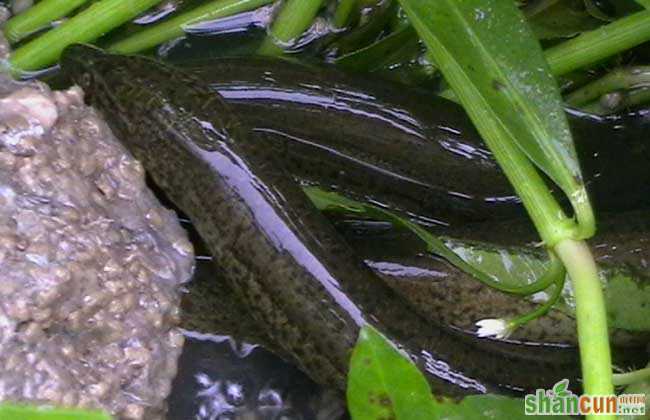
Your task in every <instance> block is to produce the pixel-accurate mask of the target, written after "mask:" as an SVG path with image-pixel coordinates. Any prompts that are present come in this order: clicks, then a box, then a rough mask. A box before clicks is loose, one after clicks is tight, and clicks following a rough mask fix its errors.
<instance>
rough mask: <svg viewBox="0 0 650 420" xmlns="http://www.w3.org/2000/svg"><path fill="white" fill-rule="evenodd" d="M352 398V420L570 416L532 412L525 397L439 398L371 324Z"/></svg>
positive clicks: (357, 351)
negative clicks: (529, 414)
mask: <svg viewBox="0 0 650 420" xmlns="http://www.w3.org/2000/svg"><path fill="white" fill-rule="evenodd" d="M565 386H566V385H565ZM347 400H348V408H349V410H350V414H351V416H352V419H353V420H382V419H394V420H467V419H472V420H493V419H508V420H530V419H537V420H541V419H553V420H560V419H562V420H568V417H565V416H543V417H541V416H527V415H526V414H525V412H524V401H523V400H522V399H515V398H509V397H504V396H501V395H473V396H469V397H465V398H463V399H462V400H460V401H458V400H453V399H450V398H440V397H437V398H435V399H434V398H432V396H431V391H430V389H429V385H428V384H427V382H426V379H424V377H423V376H422V374H421V373H420V372H419V371H418V370H417V368H416V367H415V365H413V363H411V361H410V360H409V359H408V358H407V357H406V356H404V355H402V354H401V353H399V351H398V350H397V349H395V348H394V347H393V346H392V345H391V344H390V343H389V342H388V341H387V340H386V339H385V338H384V337H383V336H382V335H381V334H379V333H378V332H377V331H376V330H375V329H374V328H372V327H370V326H366V327H364V328H363V329H362V330H361V332H360V334H359V341H358V343H357V345H356V346H355V348H354V351H353V353H352V360H351V362H350V372H349V374H348V389H347Z"/></svg>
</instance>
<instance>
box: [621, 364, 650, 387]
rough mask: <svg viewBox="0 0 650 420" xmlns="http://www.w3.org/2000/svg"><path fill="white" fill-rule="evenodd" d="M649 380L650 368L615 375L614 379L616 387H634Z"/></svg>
mask: <svg viewBox="0 0 650 420" xmlns="http://www.w3.org/2000/svg"><path fill="white" fill-rule="evenodd" d="M647 380H650V367H647V368H644V369H639V370H633V371H632V372H625V373H615V374H614V377H613V382H614V385H616V386H624V385H632V384H635V383H637V382H642V381H647Z"/></svg>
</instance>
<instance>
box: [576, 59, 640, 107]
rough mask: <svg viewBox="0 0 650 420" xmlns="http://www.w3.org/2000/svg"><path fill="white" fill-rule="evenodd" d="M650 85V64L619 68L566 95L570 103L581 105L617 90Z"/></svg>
mask: <svg viewBox="0 0 650 420" xmlns="http://www.w3.org/2000/svg"><path fill="white" fill-rule="evenodd" d="M641 86H650V66H635V67H625V68H618V69H616V70H614V71H611V72H609V73H608V74H607V75H605V76H603V77H601V78H600V79H598V80H596V81H593V82H591V83H589V84H588V85H586V86H583V87H581V88H580V89H577V90H575V91H574V92H571V93H570V94H568V95H567V96H566V97H565V101H566V103H567V104H568V105H570V106H574V107H579V106H583V105H585V104H588V103H590V102H592V101H595V100H598V99H600V97H601V96H603V95H605V94H607V93H611V92H614V91H617V90H629V89H634V88H638V87H641Z"/></svg>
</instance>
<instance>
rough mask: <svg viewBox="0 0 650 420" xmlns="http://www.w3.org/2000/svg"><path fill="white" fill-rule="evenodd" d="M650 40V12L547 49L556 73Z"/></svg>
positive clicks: (625, 18)
mask: <svg viewBox="0 0 650 420" xmlns="http://www.w3.org/2000/svg"><path fill="white" fill-rule="evenodd" d="M648 40H650V11H648V10H644V11H642V12H637V13H634V14H632V15H629V16H625V17H623V18H621V19H618V20H616V21H614V22H612V23H609V24H607V25H604V26H602V27H600V28H598V29H594V30H593V31H589V32H584V33H582V34H581V35H579V36H577V37H575V38H573V39H570V40H568V41H565V42H563V43H561V44H558V45H557V46H555V47H552V48H549V49H548V50H546V51H545V54H546V61H547V62H548V64H549V66H550V67H551V71H552V73H553V74H554V75H556V76H560V75H563V74H567V73H569V72H571V71H573V70H577V69H580V68H583V67H587V66H589V65H591V64H594V63H597V62H599V61H601V60H603V59H605V58H607V57H610V56H612V55H614V54H617V53H619V52H621V51H624V50H627V49H629V48H632V47H634V46H637V45H639V44H641V43H643V42H646V41H648Z"/></svg>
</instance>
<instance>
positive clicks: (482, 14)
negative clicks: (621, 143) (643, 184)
mask: <svg viewBox="0 0 650 420" xmlns="http://www.w3.org/2000/svg"><path fill="white" fill-rule="evenodd" d="M400 3H401V5H402V7H403V8H404V10H405V11H406V12H407V15H408V16H409V19H410V20H411V23H412V24H413V26H414V27H415V28H416V30H417V32H418V34H419V35H420V37H421V38H422V39H423V41H424V42H425V43H426V44H427V46H428V48H429V51H430V52H431V53H432V55H433V56H434V58H435V62H436V63H437V64H438V65H439V67H440V70H441V71H442V73H443V75H444V76H445V79H446V80H447V82H448V83H449V85H450V86H451V87H452V88H453V89H454V92H455V93H456V94H457V96H458V98H459V99H460V102H461V103H462V104H463V106H464V107H465V110H466V111H467V112H468V114H469V116H470V117H471V119H472V121H473V122H474V124H475V125H476V127H477V128H478V130H479V132H480V133H481V134H482V136H483V138H484V139H485V141H486V142H487V144H488V146H489V147H490V149H491V150H492V152H493V153H495V157H496V158H497V160H499V163H500V164H502V165H503V162H504V161H505V160H506V159H507V156H508V155H509V154H511V153H513V147H519V148H520V150H521V151H522V152H523V153H525V155H526V156H527V157H528V158H529V159H530V160H531V161H532V162H533V163H534V164H535V165H537V167H539V168H540V169H541V170H543V171H544V172H545V173H546V174H547V175H548V176H549V178H551V179H552V180H553V181H554V182H555V183H556V184H557V185H559V186H560V188H561V189H562V190H563V191H564V192H565V194H566V195H567V196H568V197H569V199H570V200H571V202H572V203H573V205H574V208H575V209H576V211H577V213H578V219H579V221H580V222H581V223H583V224H582V227H583V229H584V230H583V231H582V232H580V235H581V236H590V235H591V234H593V230H594V222H593V215H592V211H591V206H590V205H589V201H588V198H587V196H586V190H585V188H584V185H583V184H582V175H581V172H580V166H579V164H578V160H577V157H576V152H575V148H574V146H573V140H572V137H571V133H570V131H569V128H568V123H567V120H566V116H565V114H564V111H563V109H562V100H561V97H560V93H559V89H558V87H557V84H556V82H555V80H554V79H553V77H552V76H551V74H550V70H549V67H548V65H547V63H546V60H545V58H544V55H543V53H542V49H541V47H540V45H539V43H538V42H537V40H536V39H535V37H534V36H533V34H532V32H531V30H530V28H529V27H528V25H527V24H526V22H525V20H524V17H523V15H522V13H521V12H520V11H519V9H517V7H516V6H515V4H514V2H511V1H502V0H463V1H458V0H440V1H435V2H430V1H423V0H400ZM512 143H514V145H516V146H514V145H513V144H512ZM500 149H501V150H500ZM516 166H520V165H514V164H513V165H512V166H510V167H506V166H502V167H503V169H504V171H505V172H506V175H508V176H509V177H510V178H511V181H513V179H512V175H513V174H515V173H516V171H518V170H519V169H518V168H517V167H516ZM534 182H535V183H537V182H538V181H537V180H535V181H534ZM513 184H514V186H515V188H516V189H517V191H518V192H520V193H521V191H522V190H524V189H526V188H529V187H530V186H529V185H528V184H529V181H527V180H525V179H521V180H516V181H515V182H513ZM522 199H523V200H524V203H525V204H527V208H528V210H529V211H530V212H532V214H531V216H533V218H534V220H535V219H536V217H537V219H538V220H536V226H537V227H538V229H539V228H540V224H541V218H542V217H543V218H550V217H554V216H553V215H552V214H551V213H552V210H551V207H550V205H549V207H548V210H547V213H548V214H545V215H540V216H535V212H536V211H538V210H536V209H535V208H534V207H535V206H533V205H532V203H530V202H529V200H534V195H533V194H531V195H530V196H522ZM556 222H557V220H556ZM556 222H550V223H551V224H557V223H556ZM564 227H565V228H566V226H564ZM565 234H566V232H563V233H560V234H559V235H556V234H551V235H548V236H550V237H549V238H544V239H545V240H546V239H552V240H559V239H561V237H562V236H564V235H565ZM550 245H553V244H552V243H551V244H550Z"/></svg>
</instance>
